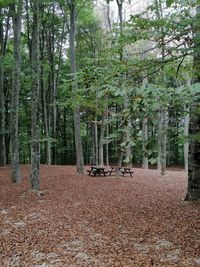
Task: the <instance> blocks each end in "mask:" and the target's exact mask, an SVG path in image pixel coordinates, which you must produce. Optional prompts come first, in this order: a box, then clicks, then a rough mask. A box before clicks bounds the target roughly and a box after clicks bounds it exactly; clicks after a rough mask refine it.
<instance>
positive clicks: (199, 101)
mask: <svg viewBox="0 0 200 267" xmlns="http://www.w3.org/2000/svg"><path fill="white" fill-rule="evenodd" d="M195 19H196V21H199V19H200V5H198V6H197V9H196V18H195ZM193 30H194V35H195V39H194V47H196V49H195V53H194V66H193V75H194V82H198V83H199V82H200V27H199V24H198V23H197V22H196V27H194V29H193ZM199 110H200V94H199V93H198V94H197V95H196V99H195V101H194V102H193V104H192V106H191V114H190V123H189V161H188V189H187V194H186V198H185V199H186V200H190V201H192V200H198V199H200V139H199V136H200V114H199Z"/></svg>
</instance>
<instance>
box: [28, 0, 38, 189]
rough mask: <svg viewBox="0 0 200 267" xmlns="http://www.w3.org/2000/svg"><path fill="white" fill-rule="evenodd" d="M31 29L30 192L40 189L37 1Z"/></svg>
mask: <svg viewBox="0 0 200 267" xmlns="http://www.w3.org/2000/svg"><path fill="white" fill-rule="evenodd" d="M32 8H33V29H32V49H31V50H32V54H31V60H32V106H31V115H32V116H31V117H32V120H31V136H32V140H31V142H32V145H31V175H30V184H31V189H32V190H39V189H40V173H39V166H40V145H39V125H38V122H39V116H38V112H39V90H40V55H39V33H40V31H39V27H40V18H39V0H32Z"/></svg>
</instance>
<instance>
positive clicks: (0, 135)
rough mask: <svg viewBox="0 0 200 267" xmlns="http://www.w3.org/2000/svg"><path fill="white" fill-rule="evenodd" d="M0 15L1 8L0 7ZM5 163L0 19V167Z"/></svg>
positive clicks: (0, 21)
mask: <svg viewBox="0 0 200 267" xmlns="http://www.w3.org/2000/svg"><path fill="white" fill-rule="evenodd" d="M0 15H1V16H2V8H0ZM5 165H6V145H5V98H4V34H3V21H2V19H1V20H0V167H1V166H5Z"/></svg>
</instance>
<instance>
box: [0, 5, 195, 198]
mask: <svg viewBox="0 0 200 267" xmlns="http://www.w3.org/2000/svg"><path fill="white" fill-rule="evenodd" d="M144 2H145V3H146V4H145V5H144V4H142V1H141V4H137V3H136V1H133V0H132V1H126V0H116V1H115V0H113V1H112V0H102V1H92V0H82V1H81V0H66V1H64V0H42V1H39V0H24V1H23V0H15V1H14V0H2V1H0V18H1V19H0V166H1V167H3V166H6V165H7V164H10V165H11V169H12V177H11V180H12V182H13V183H19V182H20V181H21V174H20V164H31V173H30V183H31V188H32V189H34V190H39V188H40V168H39V167H40V164H47V165H76V166H77V173H78V174H83V173H84V165H91V164H95V165H107V166H108V165H109V164H116V165H120V166H121V165H124V166H133V165H134V164H136V165H138V166H142V167H143V168H144V169H148V168H157V169H158V170H160V172H161V174H162V175H165V171H166V167H167V166H181V167H183V168H185V171H186V173H188V191H187V195H186V199H187V200H196V199H199V198H200V175H199V173H200V144H199V127H200V126H199V123H200V119H199V118H200V117H199V116H200V114H199V93H200V84H199V80H200V69H199V68H200V39H199V38H200V35H199V33H200V6H199V2H198V1H195V0H185V1H183V0H152V1H144ZM113 4H115V8H114V9H113ZM136 4H137V5H139V6H137V9H136ZM138 7H139V9H138ZM114 12H115V13H116V14H117V18H115V15H114ZM188 155H189V156H188Z"/></svg>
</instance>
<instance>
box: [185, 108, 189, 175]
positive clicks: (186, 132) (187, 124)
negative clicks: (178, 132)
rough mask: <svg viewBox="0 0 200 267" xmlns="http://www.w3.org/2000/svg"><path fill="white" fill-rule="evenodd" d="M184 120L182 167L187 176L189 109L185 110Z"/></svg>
mask: <svg viewBox="0 0 200 267" xmlns="http://www.w3.org/2000/svg"><path fill="white" fill-rule="evenodd" d="M185 112H186V114H185V120H184V136H185V138H186V141H185V142H184V166H185V172H186V173H187V174H188V153H189V142H188V140H187V139H188V134H189V121H190V115H189V109H188V108H185Z"/></svg>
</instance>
